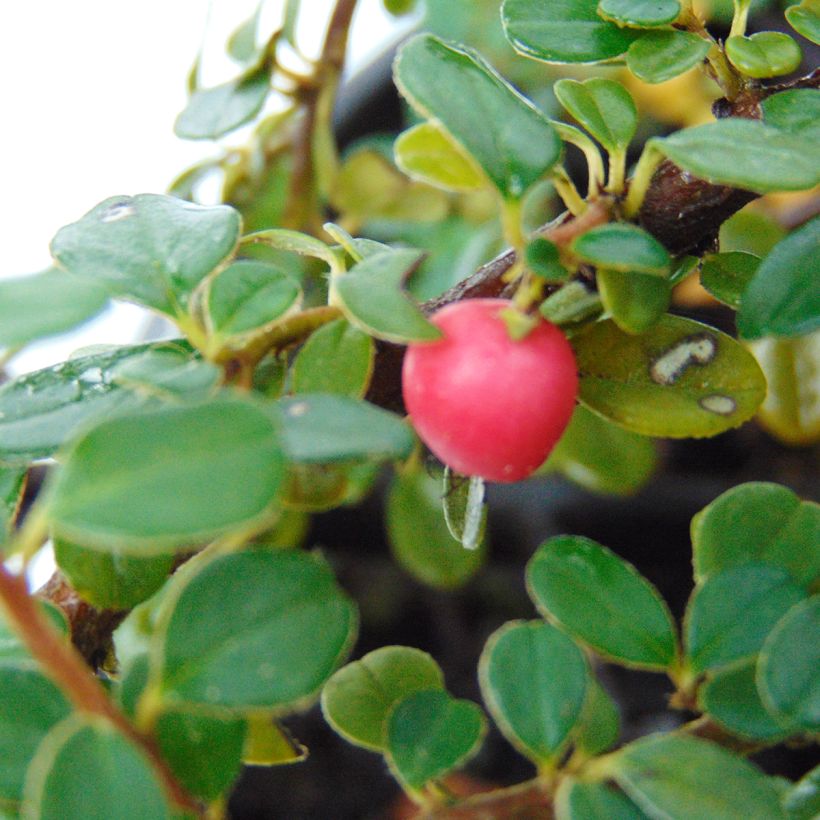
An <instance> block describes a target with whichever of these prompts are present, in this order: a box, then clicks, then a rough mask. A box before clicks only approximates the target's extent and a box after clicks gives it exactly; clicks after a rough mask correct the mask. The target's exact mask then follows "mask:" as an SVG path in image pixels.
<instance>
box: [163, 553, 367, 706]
mask: <svg viewBox="0 0 820 820" xmlns="http://www.w3.org/2000/svg"><path fill="white" fill-rule="evenodd" d="M355 632H356V611H355V607H354V605H353V603H352V602H351V601H350V600H349V599H348V598H347V596H346V595H345V594H344V593H343V592H342V591H341V590H340V589H339V587H338V586H337V585H336V581H335V579H334V577H333V573H332V572H331V570H330V568H329V567H328V565H327V564H326V563H325V561H324V560H323V559H321V558H320V557H319V556H316V555H308V554H305V553H301V552H275V553H274V552H246V553H238V554H233V555H227V556H225V557H222V558H218V559H215V560H214V561H212V562H211V563H209V564H208V565H207V566H206V567H205V568H204V569H202V570H200V571H199V572H198V573H197V574H196V575H194V576H193V577H191V578H190V580H188V582H187V583H185V584H184V585H183V586H182V588H181V590H180V591H179V594H178V597H177V599H176V602H175V604H174V607H173V609H172V610H171V611H170V613H168V614H167V615H166V617H165V618H164V620H163V623H162V625H161V629H160V633H159V636H158V641H159V644H158V646H159V651H158V653H157V656H156V661H157V662H158V666H159V669H158V672H159V679H160V682H161V683H160V695H161V697H162V699H163V700H164V701H165V702H167V703H169V704H174V703H178V702H185V703H191V704H200V705H202V706H211V707H224V708H228V709H234V710H237V709H238V710H244V709H248V708H261V709H268V710H275V709H282V708H283V707H287V708H292V707H296V706H297V705H300V704H302V703H304V702H306V701H308V700H310V699H311V698H313V697H314V696H315V695H316V693H317V692H318V691H319V689H320V687H321V686H322V684H323V683H324V682H325V681H326V680H327V678H328V677H330V674H331V673H332V672H333V669H334V668H335V666H336V664H337V663H338V662H339V661H340V660H341V658H343V657H344V656H345V655H346V654H347V652H348V650H349V649H350V645H351V643H352V641H353V638H354V635H355ZM237 670H243V674H241V675H240V674H237Z"/></svg>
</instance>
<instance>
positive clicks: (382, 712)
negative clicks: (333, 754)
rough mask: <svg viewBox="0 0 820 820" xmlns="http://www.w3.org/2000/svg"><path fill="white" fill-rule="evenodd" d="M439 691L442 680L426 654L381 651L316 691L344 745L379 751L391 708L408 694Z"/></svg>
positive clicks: (397, 648) (389, 648) (407, 650)
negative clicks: (320, 691) (349, 743)
mask: <svg viewBox="0 0 820 820" xmlns="http://www.w3.org/2000/svg"><path fill="white" fill-rule="evenodd" d="M443 688H444V675H443V673H442V671H441V669H440V668H439V666H438V664H437V663H436V662H435V661H434V660H433V658H432V657H430V655H428V654H427V653H426V652H422V651H421V650H420V649H413V648H412V647H409V646H384V647H382V648H381V649H377V650H375V651H374V652H369V653H368V654H367V655H365V656H364V657H363V658H361V659H359V660H358V661H353V663H349V664H348V665H347V666H344V667H342V668H341V669H340V670H339V671H338V672H336V673H335V674H334V675H333V676H332V677H331V678H330V680H329V681H328V682H327V683H326V684H325V686H324V689H322V714H323V715H324V716H325V720H327V722H328V723H329V724H330V725H331V726H332V727H333V729H334V730H335V731H336V732H338V733H339V734H340V735H341V736H342V737H343V738H345V740H349V741H350V742H351V743H354V744H355V745H356V746H362V747H363V748H365V749H372V750H373V751H376V752H381V751H384V750H385V748H386V747H385V742H386V738H385V734H386V730H387V718H388V715H389V713H390V710H391V709H392V708H393V706H395V705H396V704H397V703H399V701H401V700H402V699H403V698H405V697H406V696H407V695H410V694H412V693H413V692H419V691H422V690H427V689H443Z"/></svg>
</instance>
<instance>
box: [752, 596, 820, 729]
mask: <svg viewBox="0 0 820 820" xmlns="http://www.w3.org/2000/svg"><path fill="white" fill-rule="evenodd" d="M818 633H820V595H814V596H813V597H811V598H809V599H807V600H805V601H803V602H802V603H799V604H797V605H796V606H794V607H792V608H791V610H789V612H788V614H786V615H785V616H784V617H783V618H782V619H781V620H780V622H779V623H778V624H777V626H776V627H775V628H774V629H773V630H772V631H771V633H770V634H769V637H768V638H766V642H765V643H764V644H763V648H762V649H761V650H760V660H759V661H758V665H757V688H758V690H759V691H760V695H761V698H762V699H763V703H764V704H765V705H766V707H767V708H768V709H769V710H770V711H771V712H772V713H773V714H774V715H775V717H777V718H778V719H779V720H781V721H782V722H784V723H786V724H787V725H789V726H800V727H801V728H803V729H805V730H806V731H808V732H817V731H819V730H820V680H818V677H817V669H818V668H819V667H820V642H818V641H817V635H818Z"/></svg>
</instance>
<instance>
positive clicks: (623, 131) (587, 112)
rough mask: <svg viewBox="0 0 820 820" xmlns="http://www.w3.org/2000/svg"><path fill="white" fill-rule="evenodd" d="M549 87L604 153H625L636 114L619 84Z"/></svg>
mask: <svg viewBox="0 0 820 820" xmlns="http://www.w3.org/2000/svg"><path fill="white" fill-rule="evenodd" d="M552 88H553V91H554V92H555V96H556V97H557V98H558V100H559V101H560V103H561V105H563V106H564V108H566V109H567V111H569V113H570V114H572V116H573V117H575V119H576V120H577V121H578V122H579V123H580V124H581V125H582V126H583V127H584V128H586V130H587V131H589V133H590V134H592V136H593V137H595V139H597V140H598V142H600V143H601V145H603V146H604V148H606V150H607V151H609V152H611V153H612V152H620V151H625V150H626V148H627V146H628V145H629V143H630V142H631V141H632V138H633V137H634V136H635V129H636V127H637V124H638V111H637V109H636V108H635V102H634V100H633V99H632V96H631V95H630V93H629V92H628V91H627V90H626V89H625V88H624V87H623V86H622V85H621V84H620V83H618V82H615V81H614V80H607V79H604V78H602V77H594V78H593V79H591V80H585V81H584V82H578V81H577V80H558V82H557V83H555V85H554V86H553V87H552ZM599 230H600V229H599ZM614 241H617V240H614Z"/></svg>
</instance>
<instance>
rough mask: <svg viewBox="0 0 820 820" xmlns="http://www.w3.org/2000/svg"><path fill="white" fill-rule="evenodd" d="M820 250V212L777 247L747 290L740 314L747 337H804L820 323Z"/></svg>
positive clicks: (759, 269) (739, 330) (765, 260)
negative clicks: (819, 285)
mask: <svg viewBox="0 0 820 820" xmlns="http://www.w3.org/2000/svg"><path fill="white" fill-rule="evenodd" d="M818 251H820V217H815V218H814V219H812V220H811V221H810V222H808V223H807V224H805V225H803V227H801V228H798V230H796V231H794V232H793V233H791V234H789V236H787V237H786V238H785V239H784V240H782V241H781V242H779V243H778V244H777V245H776V246H775V248H774V250H773V251H772V252H771V253H770V254H769V255H768V256H767V257H766V258H765V259H764V260H763V261H762V262H761V263H760V267H759V268H758V269H757V273H755V275H754V277H753V278H752V281H751V282H749V285H748V287H747V288H746V290H745V291H744V293H743V302H742V304H741V306H740V311H739V312H738V316H737V326H738V332H739V333H740V335H741V336H743V337H744V338H746V339H757V338H760V337H761V336H767V335H772V336H799V335H801V334H803V333H809V332H811V331H812V330H815V329H816V328H818V327H820V287H818V284H817V283H818V281H819V280H820V253H819V252H818Z"/></svg>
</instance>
